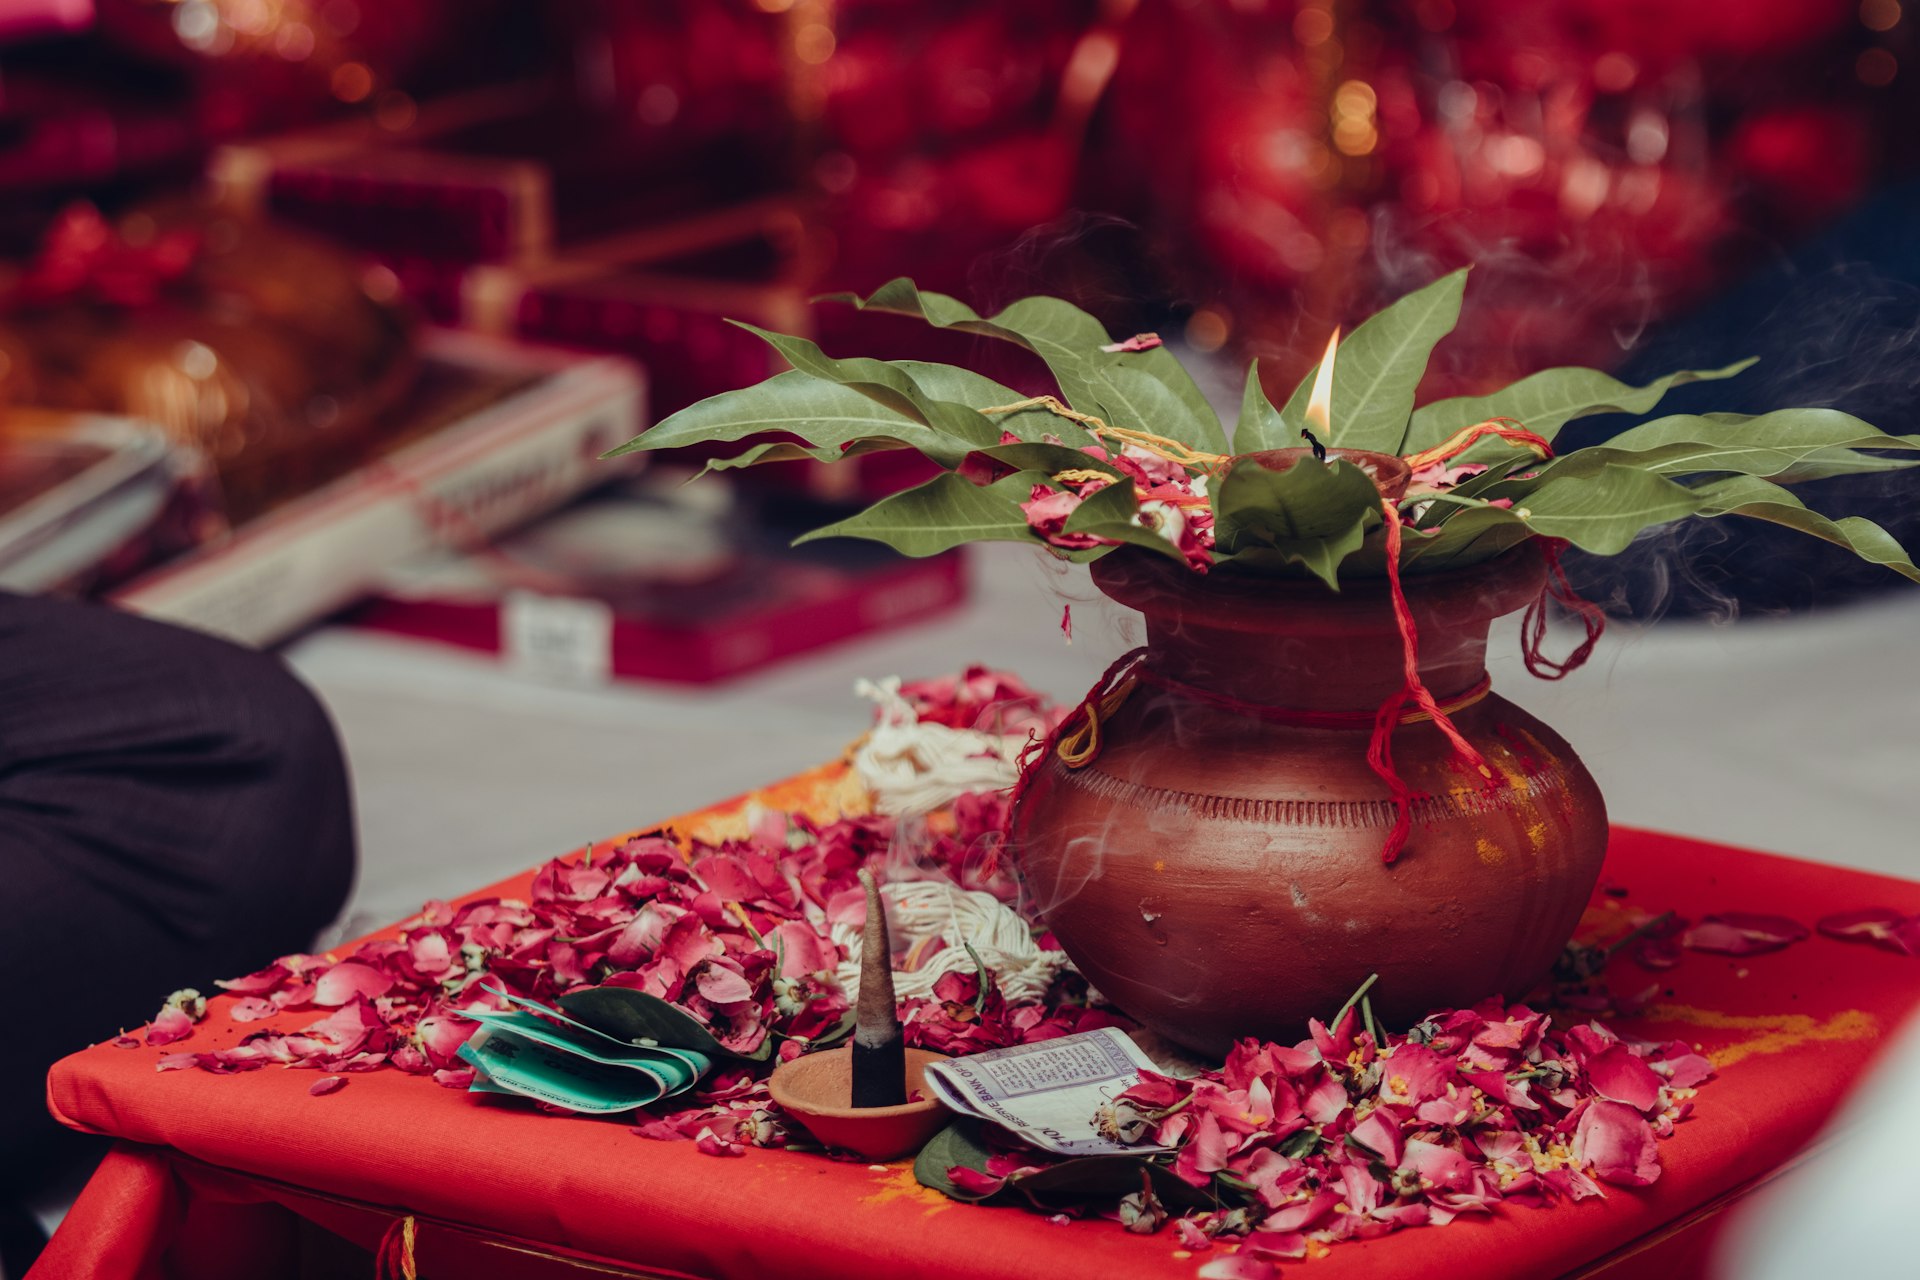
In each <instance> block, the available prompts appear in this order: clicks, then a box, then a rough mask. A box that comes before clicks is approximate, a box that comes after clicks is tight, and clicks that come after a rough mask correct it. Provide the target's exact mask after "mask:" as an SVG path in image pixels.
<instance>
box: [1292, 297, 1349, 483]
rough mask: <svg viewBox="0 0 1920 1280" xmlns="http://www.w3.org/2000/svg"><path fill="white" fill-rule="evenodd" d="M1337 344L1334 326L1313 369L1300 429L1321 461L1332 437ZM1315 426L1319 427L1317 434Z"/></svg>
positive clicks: (1302, 435) (1304, 438) (1338, 331)
mask: <svg viewBox="0 0 1920 1280" xmlns="http://www.w3.org/2000/svg"><path fill="white" fill-rule="evenodd" d="M1339 345H1340V330H1339V328H1338V327H1336V328H1335V329H1334V331H1333V333H1332V335H1331V336H1329V337H1328V338H1327V353H1326V354H1325V355H1323V356H1321V357H1320V367H1319V369H1317V370H1315V371H1314V375H1313V392H1312V394H1311V395H1309V396H1308V397H1307V414H1306V417H1307V425H1306V426H1305V427H1303V428H1301V430H1300V438H1301V439H1302V440H1305V441H1306V442H1307V444H1308V445H1309V446H1310V447H1311V448H1312V449H1313V456H1314V457H1315V458H1317V459H1319V460H1320V461H1321V462H1325V461H1326V460H1327V442H1328V441H1330V440H1332V439H1333V354H1334V350H1335V349H1336V348H1337V347H1339ZM1315 427H1318V428H1319V429H1320V430H1319V434H1317V435H1316V434H1315V433H1314V431H1313V428H1315Z"/></svg>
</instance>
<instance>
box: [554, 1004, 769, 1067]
mask: <svg viewBox="0 0 1920 1280" xmlns="http://www.w3.org/2000/svg"><path fill="white" fill-rule="evenodd" d="M558 1003H559V1005H560V1008H561V1010H562V1012H564V1013H565V1014H566V1015H567V1016H568V1017H570V1018H573V1019H575V1020H576V1021H578V1022H580V1023H582V1024H584V1025H586V1026H589V1027H592V1028H593V1029H594V1030H595V1031H598V1032H600V1033H601V1034H602V1035H607V1036H612V1037H613V1038H614V1039H616V1040H619V1041H621V1042H623V1043H625V1044H642V1043H647V1042H651V1043H652V1044H657V1045H664V1046H666V1047H667V1048H669V1049H692V1050H693V1051H694V1052H696V1053H704V1054H708V1055H710V1056H714V1057H720V1058H744V1059H746V1060H748V1061H750V1062H762V1061H765V1060H766V1058H767V1056H768V1055H769V1054H771V1053H772V1052H773V1037H771V1036H769V1037H767V1038H766V1039H765V1040H762V1041H761V1042H760V1047H759V1048H757V1049H755V1050H754V1051H753V1052H752V1053H735V1052H734V1051H733V1050H731V1049H729V1048H727V1047H726V1046H725V1045H723V1044H721V1043H720V1041H719V1040H717V1039H715V1038H714V1034H713V1032H712V1030H711V1029H709V1028H708V1027H707V1025H706V1024H705V1023H703V1022H701V1021H700V1019H698V1018H696V1017H694V1016H693V1015H692V1014H691V1013H688V1012H687V1011H686V1010H685V1009H682V1008H680V1007H679V1006H678V1005H675V1004H669V1003H668V1002H667V1001H665V1000H662V999H661V998H660V997H659V996H655V995H649V994H647V993H646V992H644V991H636V990H634V989H633V988H632V987H585V988H582V989H581V990H578V991H569V992H568V993H567V994H565V995H563V996H561V997H560V999H559V1001H558Z"/></svg>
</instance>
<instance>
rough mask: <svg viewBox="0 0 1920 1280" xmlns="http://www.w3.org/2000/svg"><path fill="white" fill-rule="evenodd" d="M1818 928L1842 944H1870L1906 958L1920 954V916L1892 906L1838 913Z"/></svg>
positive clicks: (1823, 920) (1826, 918) (1826, 917)
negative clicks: (1902, 911) (1896, 909)
mask: <svg viewBox="0 0 1920 1280" xmlns="http://www.w3.org/2000/svg"><path fill="white" fill-rule="evenodd" d="M1815 927H1816V928H1818V929H1819V930H1820V932H1821V933H1824V934H1826V935H1827V936H1828V937H1829V938H1837V939H1839V940H1840V941H1842V942H1870V943H1872V944H1873V945H1874V946H1876V947H1884V948H1885V949H1886V950H1888V951H1897V952H1899V953H1900V954H1901V955H1905V956H1910V955H1915V954H1920V916H1907V915H1902V914H1901V913H1900V912H1898V911H1895V910H1893V909H1891V908H1889V907H1862V908H1860V909H1858V910H1855V911H1840V912H1836V913H1835V914H1833V915H1830V916H1825V917H1823V918H1822V919H1821V920H1820V922H1819V924H1818V925H1816V926H1815Z"/></svg>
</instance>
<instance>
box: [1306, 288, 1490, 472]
mask: <svg viewBox="0 0 1920 1280" xmlns="http://www.w3.org/2000/svg"><path fill="white" fill-rule="evenodd" d="M1466 284H1467V272H1466V269H1465V268H1462V269H1461V270H1459V271H1455V272H1453V273H1452V274H1451V275H1445V276H1442V277H1440V279H1438V280H1436V281H1434V282H1433V283H1432V284H1430V285H1428V286H1426V287H1425V288H1424V289H1416V290H1415V291H1414V292H1412V293H1410V294H1408V295H1407V296H1406V297H1404V298H1401V299H1400V300H1399V301H1397V302H1394V303H1392V304H1390V305H1388V306H1386V307H1383V308H1381V309H1380V310H1379V311H1377V312H1375V313H1374V314H1373V315H1372V316H1370V317H1369V318H1368V319H1367V320H1366V321H1365V322H1364V323H1363V324H1361V325H1360V327H1359V328H1357V329H1355V330H1354V331H1353V332H1352V333H1351V334H1349V335H1348V336H1347V337H1346V339H1345V340H1344V341H1342V342H1341V343H1340V346H1339V349H1338V351H1337V352H1336V353H1335V357H1334V362H1333V403H1332V406H1331V412H1330V415H1329V416H1330V419H1331V424H1332V425H1331V428H1330V430H1329V432H1328V437H1329V438H1328V439H1327V441H1326V443H1327V444H1331V445H1338V446H1339V447H1341V448H1343V449H1374V450H1378V451H1379V452H1381V453H1399V452H1401V442H1402V441H1403V440H1404V439H1405V437H1406V434H1407V423H1408V419H1409V418H1410V417H1411V416H1412V415H1413V393H1414V390H1415V388H1417V387H1418V386H1419V385H1420V379H1421V378H1422V377H1423V376H1425V374H1426V371H1427V359H1428V357H1430V356H1431V355H1432V354H1433V347H1434V344H1435V343H1437V342H1439V341H1440V339H1442V338H1444V337H1446V336H1447V335H1448V334H1449V333H1451V332H1453V326H1454V324H1455V323H1456V322H1457V321H1458V320H1459V319H1460V296H1461V293H1462V291H1463V290H1464V289H1465V288H1466ZM1294 399H1295V400H1297V399H1299V392H1297V391H1296V392H1295V393H1294ZM1292 404H1293V401H1292V400H1289V402H1288V406H1289V409H1291V407H1292ZM1304 408H1305V406H1304V402H1303V403H1302V412H1304ZM1281 416H1282V417H1283V418H1286V417H1287V416H1288V415H1287V413H1286V412H1285V411H1283V412H1282V415H1281ZM1289 421H1291V420H1290V419H1289ZM1295 430H1296V431H1297V430H1298V428H1295Z"/></svg>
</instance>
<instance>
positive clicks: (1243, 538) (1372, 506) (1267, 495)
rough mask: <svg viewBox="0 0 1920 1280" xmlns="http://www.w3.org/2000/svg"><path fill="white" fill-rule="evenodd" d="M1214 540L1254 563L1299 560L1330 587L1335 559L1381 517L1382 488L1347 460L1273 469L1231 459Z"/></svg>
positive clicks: (1224, 552)
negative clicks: (1232, 462)
mask: <svg viewBox="0 0 1920 1280" xmlns="http://www.w3.org/2000/svg"><path fill="white" fill-rule="evenodd" d="M1213 512H1214V526H1213V532H1214V546H1215V548H1216V553H1217V554H1218V555H1219V556H1221V557H1222V558H1229V557H1230V558H1231V559H1232V560H1233V561H1234V562H1235V563H1244V564H1246V565H1248V566H1251V567H1274V568H1282V567H1285V566H1287V565H1292V564H1298V565H1301V566H1303V567H1304V568H1306V569H1307V570H1308V571H1309V572H1310V573H1312V574H1313V575H1314V576H1315V577H1317V578H1319V579H1320V580H1321V581H1322V582H1325V583H1326V584H1327V585H1328V586H1329V587H1331V588H1333V589H1334V590H1336V591H1337V590H1339V584H1338V582H1337V580H1336V574H1337V572H1338V570H1339V567H1340V562H1341V561H1342V560H1344V559H1346V558H1347V556H1349V555H1350V554H1352V553H1353V552H1354V551H1355V550H1357V549H1358V548H1359V546H1360V544H1361V542H1362V541H1364V540H1365V538H1366V532H1367V530H1368V529H1369V528H1371V527H1372V526H1373V525H1375V524H1378V523H1379V522H1380V520H1381V515H1380V490H1379V489H1378V488H1377V487H1376V486H1375V485H1374V483H1373V480H1372V479H1371V478H1370V477H1368V475H1367V473H1366V472H1364V471H1362V470H1360V468H1358V467H1356V466H1353V465H1352V464H1351V463H1347V462H1334V463H1331V464H1326V463H1320V462H1317V461H1314V460H1312V459H1307V460H1304V461H1302V462H1299V463H1297V464H1296V465H1294V466H1291V467H1288V468H1287V469H1286V470H1284V471H1275V470H1273V469H1271V468H1269V467H1264V466H1262V465H1260V464H1259V463H1258V462H1255V461H1253V460H1252V459H1242V460H1241V461H1239V462H1236V463H1235V464H1234V465H1233V469H1232V470H1231V471H1229V472H1228V473H1227V475H1226V478H1225V479H1224V480H1222V481H1221V482H1220V486H1219V489H1218V491H1217V492H1216V493H1215V494H1214V498H1213Z"/></svg>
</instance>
